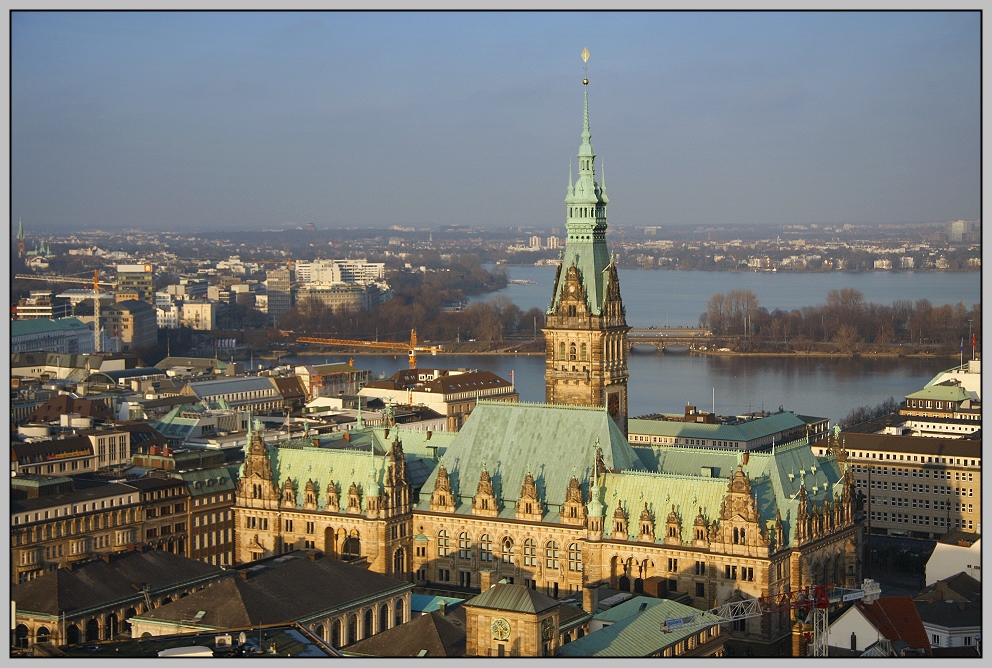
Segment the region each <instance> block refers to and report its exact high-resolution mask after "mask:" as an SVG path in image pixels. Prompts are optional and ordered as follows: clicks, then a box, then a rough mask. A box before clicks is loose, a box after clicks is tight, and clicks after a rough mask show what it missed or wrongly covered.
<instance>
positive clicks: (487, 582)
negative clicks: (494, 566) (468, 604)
mask: <svg viewBox="0 0 992 668" xmlns="http://www.w3.org/2000/svg"><path fill="white" fill-rule="evenodd" d="M479 588H480V589H482V591H487V590H489V589H492V588H493V572H492V571H490V570H483V571H479Z"/></svg>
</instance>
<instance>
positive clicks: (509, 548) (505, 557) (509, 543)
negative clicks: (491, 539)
mask: <svg viewBox="0 0 992 668" xmlns="http://www.w3.org/2000/svg"><path fill="white" fill-rule="evenodd" d="M501 552H502V554H501V555H500V559H502V561H503V563H504V564H512V563H513V539H512V538H510V537H509V536H506V537H505V538H504V539H503V544H502V549H501Z"/></svg>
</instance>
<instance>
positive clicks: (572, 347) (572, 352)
mask: <svg viewBox="0 0 992 668" xmlns="http://www.w3.org/2000/svg"><path fill="white" fill-rule="evenodd" d="M568 361H569V362H574V361H575V344H574V343H570V344H568Z"/></svg>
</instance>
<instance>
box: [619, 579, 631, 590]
mask: <svg viewBox="0 0 992 668" xmlns="http://www.w3.org/2000/svg"><path fill="white" fill-rule="evenodd" d="M617 589H619V590H620V591H630V578H628V577H627V576H626V575H621V576H620V579H619V580H617Z"/></svg>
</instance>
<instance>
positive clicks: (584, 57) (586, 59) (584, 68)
mask: <svg viewBox="0 0 992 668" xmlns="http://www.w3.org/2000/svg"><path fill="white" fill-rule="evenodd" d="M588 62H589V49H582V63H583V65H582V73H583V74H585V75H587V74H588V72H587V69H588V67H589V66H588ZM582 85H583V86H588V85H589V77H588V76H584V77H582Z"/></svg>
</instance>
